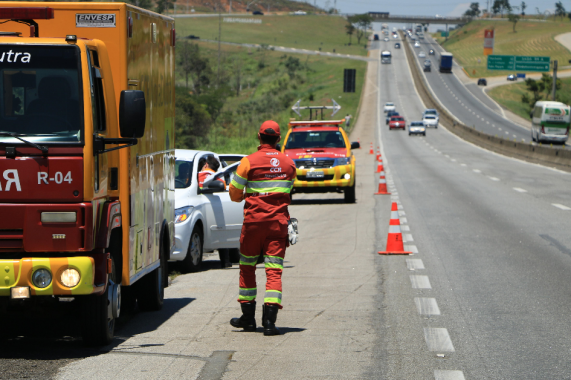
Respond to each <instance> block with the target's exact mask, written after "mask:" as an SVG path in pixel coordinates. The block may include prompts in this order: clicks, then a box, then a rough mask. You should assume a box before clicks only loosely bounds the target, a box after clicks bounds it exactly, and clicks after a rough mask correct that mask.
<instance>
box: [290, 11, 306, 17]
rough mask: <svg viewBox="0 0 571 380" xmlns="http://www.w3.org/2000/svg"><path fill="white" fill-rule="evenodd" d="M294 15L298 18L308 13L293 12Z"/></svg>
mask: <svg viewBox="0 0 571 380" xmlns="http://www.w3.org/2000/svg"><path fill="white" fill-rule="evenodd" d="M293 14H294V15H296V16H305V15H306V14H307V12H305V11H295V12H293Z"/></svg>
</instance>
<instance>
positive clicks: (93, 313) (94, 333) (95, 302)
mask: <svg viewBox="0 0 571 380" xmlns="http://www.w3.org/2000/svg"><path fill="white" fill-rule="evenodd" d="M112 268H113V269H112V273H110V274H109V279H110V280H112V281H115V280H116V272H115V261H114V260H113V261H112ZM109 291H110V286H107V289H106V290H105V292H104V293H103V294H102V295H99V296H96V295H90V296H86V297H84V298H82V303H81V314H82V315H81V330H82V336H83V342H84V343H85V344H86V345H88V346H105V345H107V344H109V343H111V341H112V340H113V335H114V333H115V319H114V318H113V317H110V316H108V294H107V293H108V292H109Z"/></svg>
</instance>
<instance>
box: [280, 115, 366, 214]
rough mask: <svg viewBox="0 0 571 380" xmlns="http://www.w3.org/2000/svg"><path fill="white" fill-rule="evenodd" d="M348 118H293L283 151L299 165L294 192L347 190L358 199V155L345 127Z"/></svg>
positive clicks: (350, 198) (348, 196)
mask: <svg viewBox="0 0 571 380" xmlns="http://www.w3.org/2000/svg"><path fill="white" fill-rule="evenodd" d="M343 123H345V120H313V121H291V122H290V123H289V130H288V132H287V135H286V138H285V143H284V146H283V147H282V152H283V153H284V154H286V155H287V156H288V157H289V158H291V159H292V160H293V161H294V162H295V165H296V167H297V178H296V180H295V182H294V184H293V189H292V193H331V192H343V193H344V196H345V202H347V203H354V202H355V156H354V155H353V153H352V152H351V149H357V148H360V144H359V143H358V142H353V143H350V142H349V138H348V137H347V134H346V133H345V131H344V130H343V128H342V127H341V125H342V124H343Z"/></svg>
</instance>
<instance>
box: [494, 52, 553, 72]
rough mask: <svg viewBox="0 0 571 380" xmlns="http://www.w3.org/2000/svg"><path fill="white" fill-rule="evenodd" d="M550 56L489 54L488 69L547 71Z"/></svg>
mask: <svg viewBox="0 0 571 380" xmlns="http://www.w3.org/2000/svg"><path fill="white" fill-rule="evenodd" d="M550 62H551V59H550V57H527V56H519V55H489V56H488V70H504V71H540V72H543V71H549V68H550Z"/></svg>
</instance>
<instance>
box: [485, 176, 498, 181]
mask: <svg viewBox="0 0 571 380" xmlns="http://www.w3.org/2000/svg"><path fill="white" fill-rule="evenodd" d="M488 178H489V179H491V180H492V181H496V182H498V181H499V180H500V179H499V178H496V177H490V176H488Z"/></svg>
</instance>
